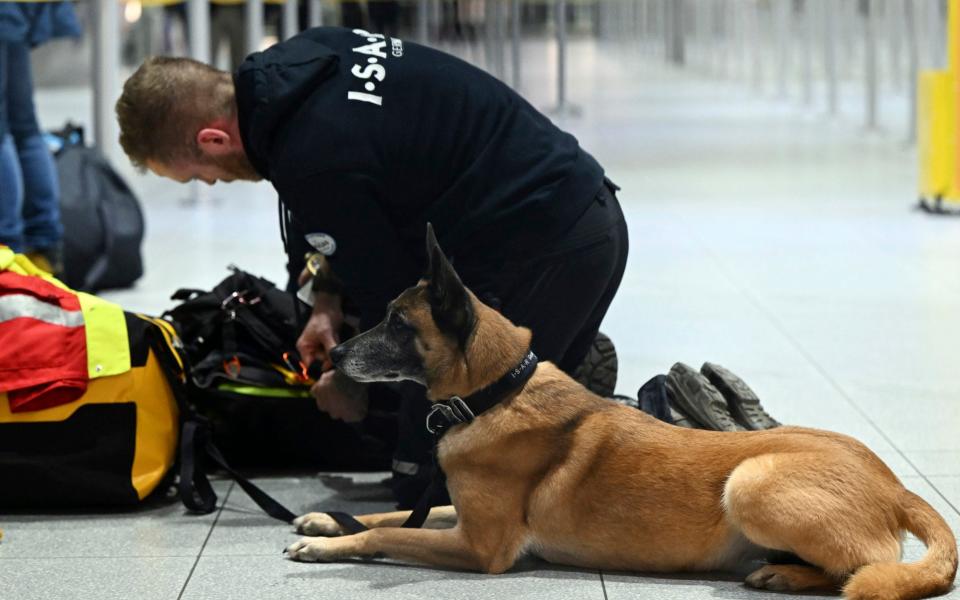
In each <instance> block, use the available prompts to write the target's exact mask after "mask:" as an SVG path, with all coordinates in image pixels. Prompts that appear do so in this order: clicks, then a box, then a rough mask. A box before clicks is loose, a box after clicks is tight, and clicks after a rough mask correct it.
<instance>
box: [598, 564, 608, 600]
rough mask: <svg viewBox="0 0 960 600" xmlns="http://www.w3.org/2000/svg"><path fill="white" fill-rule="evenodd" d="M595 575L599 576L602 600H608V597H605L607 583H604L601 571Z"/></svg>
mask: <svg viewBox="0 0 960 600" xmlns="http://www.w3.org/2000/svg"><path fill="white" fill-rule="evenodd" d="M597 574H599V575H600V589H601V590H602V591H603V600H610V597H609V596H608V595H607V582H606V581H604V578H603V571H597Z"/></svg>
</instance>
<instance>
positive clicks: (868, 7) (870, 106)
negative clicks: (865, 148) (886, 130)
mask: <svg viewBox="0 0 960 600" xmlns="http://www.w3.org/2000/svg"><path fill="white" fill-rule="evenodd" d="M860 6H861V7H863V11H864V14H863V34H864V35H863V42H864V52H863V61H864V65H863V71H864V91H865V94H864V95H865V98H864V99H865V100H866V118H865V123H864V124H865V126H866V128H867V129H876V128H877V88H878V85H879V82H878V78H877V31H876V26H875V25H876V20H877V19H876V12H877V11H876V6H875V5H874V3H873V2H871V0H861V4H860Z"/></svg>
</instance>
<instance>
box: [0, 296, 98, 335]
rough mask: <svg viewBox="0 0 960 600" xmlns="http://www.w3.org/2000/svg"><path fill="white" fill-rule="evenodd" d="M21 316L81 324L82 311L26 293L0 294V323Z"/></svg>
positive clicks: (62, 323) (53, 323) (57, 322)
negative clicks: (68, 308) (54, 303)
mask: <svg viewBox="0 0 960 600" xmlns="http://www.w3.org/2000/svg"><path fill="white" fill-rule="evenodd" d="M21 317H30V318H31V319H36V320H38V321H43V322H44V323H49V324H51V325H62V326H63V327H81V326H83V313H82V312H80V311H79V310H63V309H62V308H60V307H59V306H55V305H53V304H49V303H47V302H44V301H43V300H38V299H37V298H34V297H33V296H28V295H26V294H7V295H5V296H0V323H3V322H5V321H11V320H13V319H19V318H21Z"/></svg>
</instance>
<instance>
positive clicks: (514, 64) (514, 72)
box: [510, 0, 523, 91]
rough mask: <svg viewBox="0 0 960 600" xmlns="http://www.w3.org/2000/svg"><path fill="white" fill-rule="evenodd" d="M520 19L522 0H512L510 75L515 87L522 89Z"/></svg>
mask: <svg viewBox="0 0 960 600" xmlns="http://www.w3.org/2000/svg"><path fill="white" fill-rule="evenodd" d="M520 19H521V15H520V0H510V38H511V43H510V50H511V51H512V53H511V55H510V59H511V69H510V77H511V81H512V82H513V89H515V90H517V91H519V90H520V54H521V48H520V34H521V27H522V26H523V24H522V23H521V22H520Z"/></svg>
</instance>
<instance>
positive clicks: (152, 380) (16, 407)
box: [0, 246, 182, 508]
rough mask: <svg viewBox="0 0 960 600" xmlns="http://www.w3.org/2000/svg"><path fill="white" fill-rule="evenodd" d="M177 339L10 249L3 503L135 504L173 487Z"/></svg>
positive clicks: (0, 354) (0, 426) (1, 376)
mask: <svg viewBox="0 0 960 600" xmlns="http://www.w3.org/2000/svg"><path fill="white" fill-rule="evenodd" d="M81 330H82V331H81ZM174 340H175V334H174V333H173V330H172V328H171V327H170V325H169V324H168V323H166V322H165V321H163V320H160V319H154V318H150V317H145V316H142V315H136V314H133V313H126V312H124V311H123V310H122V309H121V308H120V307H119V306H116V305H115V304H112V303H109V302H106V301H104V300H102V299H100V298H97V297H95V296H91V295H89V294H84V293H79V292H74V291H72V290H69V289H68V288H66V286H64V285H63V284H62V283H60V282H59V281H57V280H56V279H54V278H52V277H51V276H49V275H48V274H46V273H44V272H42V271H40V270H39V269H37V268H36V267H34V266H33V265H32V264H31V263H30V262H29V261H28V260H27V259H26V258H25V257H23V256H22V255H17V254H14V253H13V252H12V251H11V250H10V249H9V248H7V247H5V246H0V482H2V483H0V508H12V507H17V508H64V507H79V506H131V505H136V504H137V503H139V502H140V501H141V500H143V499H144V498H146V497H147V496H148V495H149V494H150V493H151V492H153V491H154V490H156V489H157V488H158V487H159V486H160V485H161V484H162V483H164V482H170V481H171V479H170V478H171V468H172V467H173V464H174V461H175V460H176V455H177V442H178V433H179V429H180V421H179V414H180V409H179V407H178V403H177V400H176V398H175V396H174V393H173V388H172V387H171V385H170V384H171V381H170V380H168V377H178V376H182V362H180V359H179V357H178V355H177V353H176V350H175V342H174ZM71 344H72V346H71ZM59 348H69V349H70V350H69V352H67V351H62V352H60V351H59V350H58V349H59ZM84 354H85V360H84V356H83V355H84ZM178 370H179V373H178V372H177V371H178ZM84 371H85V372H84ZM58 374H62V376H60V375H58ZM38 382H39V384H38ZM68 384H69V385H68ZM24 386H32V387H24ZM74 396H77V397H76V398H75V399H74Z"/></svg>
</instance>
